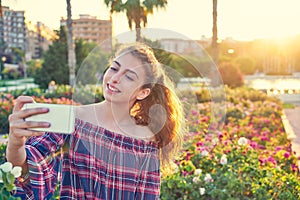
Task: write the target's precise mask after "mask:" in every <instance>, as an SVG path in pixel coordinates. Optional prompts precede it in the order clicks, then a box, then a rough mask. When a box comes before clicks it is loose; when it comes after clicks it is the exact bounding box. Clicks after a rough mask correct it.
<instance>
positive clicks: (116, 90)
mask: <svg viewBox="0 0 300 200" xmlns="http://www.w3.org/2000/svg"><path fill="white" fill-rule="evenodd" d="M108 89H109V90H111V91H113V92H120V91H119V90H118V89H116V88H113V87H111V86H110V85H109V84H108Z"/></svg>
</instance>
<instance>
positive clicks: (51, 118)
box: [23, 103, 75, 134]
mask: <svg viewBox="0 0 300 200" xmlns="http://www.w3.org/2000/svg"><path fill="white" fill-rule="evenodd" d="M27 108H49V112H48V113H44V114H39V115H34V116H30V117H28V118H26V119H25V120H26V121H41V122H49V123H50V124H51V126H50V127H49V128H32V129H31V130H36V131H45V132H55V133H64V134H71V133H72V132H73V131H74V124H75V117H74V106H73V105H64V104H48V103H27V104H25V105H24V106H23V109H27Z"/></svg>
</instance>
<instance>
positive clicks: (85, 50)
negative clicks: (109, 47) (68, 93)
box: [29, 26, 108, 89]
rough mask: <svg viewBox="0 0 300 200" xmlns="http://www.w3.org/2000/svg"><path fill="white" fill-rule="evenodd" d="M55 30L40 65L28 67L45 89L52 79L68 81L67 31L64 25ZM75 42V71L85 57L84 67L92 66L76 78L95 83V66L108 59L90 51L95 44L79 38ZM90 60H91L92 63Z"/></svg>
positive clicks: (59, 82)
mask: <svg viewBox="0 0 300 200" xmlns="http://www.w3.org/2000/svg"><path fill="white" fill-rule="evenodd" d="M56 32H57V35H58V38H57V39H55V40H54V41H53V43H52V45H50V46H49V49H48V50H47V51H46V52H45V53H44V55H43V60H44V62H43V63H42V66H40V65H41V63H32V65H31V67H30V69H29V73H30V74H31V75H32V76H33V77H34V79H35V82H36V83H37V84H39V85H40V87H41V88H43V89H46V88H47V87H48V84H49V82H50V81H52V80H54V81H55V82H56V83H57V84H68V83H69V70H68V47H67V46H68V45H67V33H66V30H65V27H64V26H62V27H60V30H59V31H56ZM75 42H76V45H75V46H76V52H75V53H76V60H77V61H78V62H77V67H76V72H77V71H78V70H79V69H80V67H82V66H81V65H82V62H84V61H85V60H86V58H87V57H88V58H89V59H88V60H87V61H86V62H85V63H86V64H85V67H86V66H87V65H89V66H91V67H92V68H88V69H87V68H85V69H84V70H81V72H79V75H77V76H78V79H79V80H84V81H85V82H84V84H87V83H95V79H96V73H97V72H98V71H97V67H98V66H101V65H105V64H106V63H105V64H101V63H103V62H104V61H105V60H108V59H107V58H106V57H108V56H107V55H105V54H104V53H102V52H99V51H92V50H93V49H94V48H95V46H96V44H95V43H89V42H85V41H83V40H81V39H79V40H76V41H75ZM91 52H92V53H91ZM101 53H102V54H101ZM88 55H89V56H88ZM91 61H93V63H92V64H91ZM106 66H107V65H106ZM83 72H84V73H83ZM80 73H81V74H80Z"/></svg>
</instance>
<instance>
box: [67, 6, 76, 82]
mask: <svg viewBox="0 0 300 200" xmlns="http://www.w3.org/2000/svg"><path fill="white" fill-rule="evenodd" d="M66 1H67V30H68V35H67V38H68V65H69V76H70V78H69V81H70V82H69V84H70V85H71V86H73V85H74V84H75V67H76V57H75V47H74V40H73V29H72V10H71V0H66Z"/></svg>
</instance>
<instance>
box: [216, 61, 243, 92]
mask: <svg viewBox="0 0 300 200" xmlns="http://www.w3.org/2000/svg"><path fill="white" fill-rule="evenodd" d="M218 68H219V72H220V74H221V77H222V79H223V83H224V84H225V85H228V86H229V87H231V88H236V87H240V86H242V85H243V84H244V78H243V75H242V73H241V71H240V69H239V68H238V67H237V66H236V65H234V64H233V63H232V62H222V63H220V64H219V65H218Z"/></svg>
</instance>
